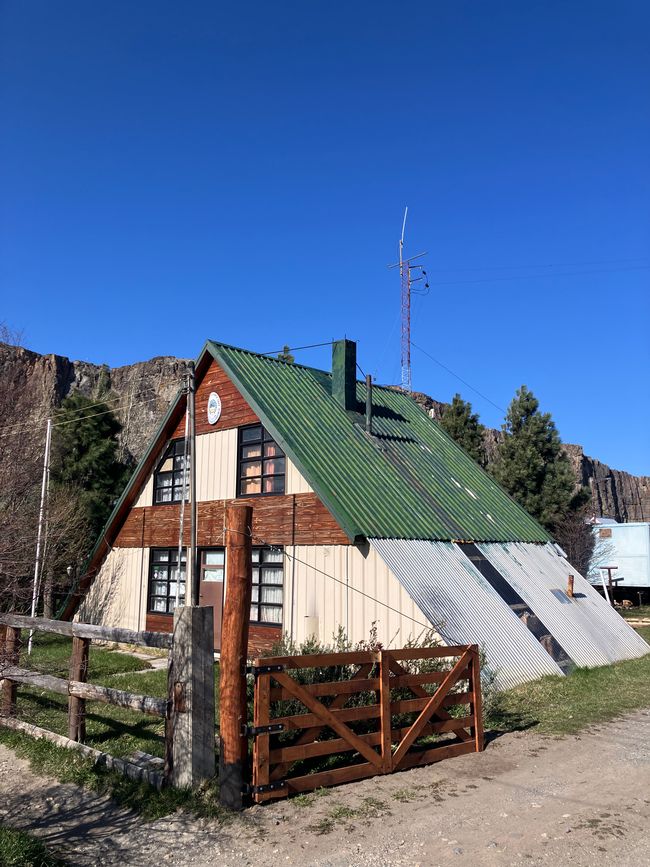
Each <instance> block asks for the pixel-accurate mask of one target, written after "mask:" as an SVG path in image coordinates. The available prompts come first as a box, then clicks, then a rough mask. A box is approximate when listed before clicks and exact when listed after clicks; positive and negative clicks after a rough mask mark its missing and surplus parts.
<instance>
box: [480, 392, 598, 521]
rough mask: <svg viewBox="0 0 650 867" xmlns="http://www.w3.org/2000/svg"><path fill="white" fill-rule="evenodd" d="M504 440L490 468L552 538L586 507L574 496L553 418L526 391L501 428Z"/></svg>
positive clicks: (518, 394) (519, 395)
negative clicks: (581, 507) (552, 535)
mask: <svg viewBox="0 0 650 867" xmlns="http://www.w3.org/2000/svg"><path fill="white" fill-rule="evenodd" d="M502 429H503V433H504V438H503V440H502V442H501V443H500V444H499V447H498V450H497V457H496V460H495V462H494V464H493V465H492V468H491V469H492V472H493V474H494V477H495V478H496V480H497V481H498V482H499V483H500V484H501V486H502V487H503V488H505V489H506V491H508V493H509V494H510V495H511V496H512V497H513V498H514V499H515V500H517V502H518V503H520V504H521V505H522V506H523V507H524V509H526V511H527V512H529V513H530V514H531V515H532V516H533V517H534V518H537V520H538V521H539V522H540V523H541V524H542V525H543V526H544V527H546V529H547V530H549V531H551V532H553V531H554V530H556V529H557V528H558V527H559V526H560V525H561V524H562V522H563V520H564V519H565V517H566V516H567V515H569V514H570V513H571V512H573V511H574V510H575V509H576V508H578V507H579V506H580V505H582V504H583V503H584V491H583V490H582V489H581V490H580V491H578V492H577V493H576V492H575V478H574V475H573V471H572V469H571V464H570V463H569V459H568V458H567V456H566V454H565V453H564V452H563V451H562V441H561V440H560V435H559V434H558V431H557V428H556V427H555V423H554V422H553V420H552V418H551V415H550V413H548V412H544V413H543V412H540V411H539V401H538V400H537V398H536V397H535V395H534V394H533V393H532V392H531V391H530V390H529V389H528V388H526V386H525V385H522V387H521V388H520V389H518V391H517V392H516V394H515V397H514V398H513V400H512V402H511V403H510V406H509V407H508V412H507V415H506V420H505V424H504V425H503V426H502Z"/></svg>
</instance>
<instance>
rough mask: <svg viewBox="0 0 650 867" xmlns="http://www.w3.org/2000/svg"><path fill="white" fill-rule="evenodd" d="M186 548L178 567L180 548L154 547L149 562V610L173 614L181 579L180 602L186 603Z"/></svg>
mask: <svg viewBox="0 0 650 867" xmlns="http://www.w3.org/2000/svg"><path fill="white" fill-rule="evenodd" d="M185 561H186V556H185V550H183V554H182V556H181V567H180V570H179V568H178V548H152V549H151V559H150V564H149V611H150V612H152V613H154V614H173V612H174V608H175V607H176V583H177V582H178V581H179V580H180V587H179V594H180V604H181V605H184V604H185Z"/></svg>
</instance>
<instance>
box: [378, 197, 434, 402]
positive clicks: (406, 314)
mask: <svg viewBox="0 0 650 867" xmlns="http://www.w3.org/2000/svg"><path fill="white" fill-rule="evenodd" d="M408 210H409V209H408V206H407V207H406V208H404V220H403V221H402V234H401V237H400V239H399V262H397V263H396V264H394V265H389V266H388V267H389V268H397V267H399V276H400V284H401V297H402V306H401V310H402V342H401V362H402V388H403V389H404V391H407V392H410V391H411V387H412V383H411V294H412V293H413V292H416V294H418V295H427V294H428V292H429V284H428V283H427V282H425V284H424V289H423V290H419V291H417V290H414V289H413V283H417V282H419V281H420V280H426V275H427V272H426V271H425V270H424V269H423V268H422V266H421V265H412V264H411V263H412V262H413V260H414V259H419V258H420V257H421V256H426V253H418V255H417V256H411V257H410V259H405V258H404V232H405V230H406V216H407V214H408ZM413 271H416V272H419V276H418V277H415V278H413V276H412V272H413Z"/></svg>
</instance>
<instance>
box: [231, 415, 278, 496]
mask: <svg viewBox="0 0 650 867" xmlns="http://www.w3.org/2000/svg"><path fill="white" fill-rule="evenodd" d="M256 428H259V430H260V431H261V435H260V436H259V437H256V438H255V439H245V436H246V431H252V430H255V429H256ZM270 443H272V444H273V445H274V446H275V448H276V449H277V454H276V455H272V456H271V457H265V455H264V448H265V446H266V445H268V444H270ZM258 444H259V445H260V456H259V458H249V459H246V458H244V457H243V452H244V449H245V448H246V447H247V446H254V445H258ZM280 459H281V460H282V461H283V466H284V471H283V472H281V473H265V472H264V463H265V461H267V460H280ZM258 460H259V463H260V464H261V474H260V475H255V476H244V475H243V474H242V464H244V463H257V461H258ZM252 479H259V480H260V487H261V488H262V490H261V491H259V492H258V493H250V492H244V491H243V490H242V483H244V482H246V481H251V480H252ZM265 479H282V490H281V491H265V490H263V488H264V481H265ZM286 489H287V456H286V454H285V453H284V451H283V449H282V448H280V445H279V443H277V442H276V441H275V440H274V439H273V437H272V436H271V434H270V433H269V432H268V431H267V429H266V428H265V427H264V425H263V424H262V423H261V422H260V423H258V424H248V425H244V426H243V427H240V428H238V430H237V496H238V497H281V496H283V495H284V494H285V492H286Z"/></svg>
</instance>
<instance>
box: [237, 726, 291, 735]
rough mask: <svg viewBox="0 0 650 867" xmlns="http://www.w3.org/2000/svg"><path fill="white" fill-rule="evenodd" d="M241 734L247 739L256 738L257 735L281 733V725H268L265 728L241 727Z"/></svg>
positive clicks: (282, 727)
mask: <svg viewBox="0 0 650 867" xmlns="http://www.w3.org/2000/svg"><path fill="white" fill-rule="evenodd" d="M241 729H242V734H243V735H244V736H245V737H247V738H256V737H257V736H258V735H270V734H273V733H274V732H283V731H284V725H283V723H269V725H265V726H249V725H242V727H241Z"/></svg>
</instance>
